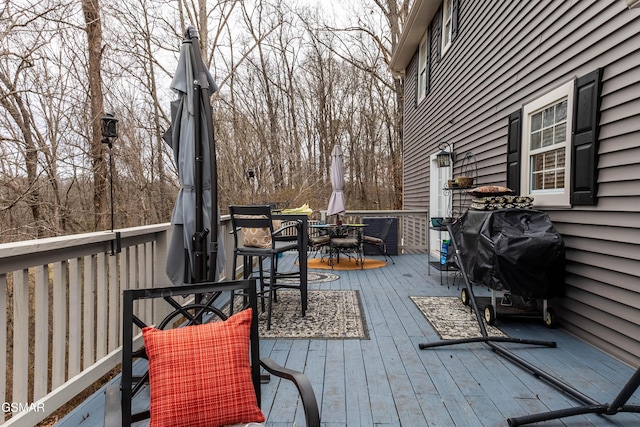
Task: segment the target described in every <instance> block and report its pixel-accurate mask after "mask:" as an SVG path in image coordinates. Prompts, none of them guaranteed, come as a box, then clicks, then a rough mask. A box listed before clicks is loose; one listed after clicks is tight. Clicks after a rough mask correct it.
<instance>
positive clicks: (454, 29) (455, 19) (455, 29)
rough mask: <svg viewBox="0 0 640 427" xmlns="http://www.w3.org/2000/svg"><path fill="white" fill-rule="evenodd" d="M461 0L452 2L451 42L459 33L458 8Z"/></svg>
mask: <svg viewBox="0 0 640 427" xmlns="http://www.w3.org/2000/svg"><path fill="white" fill-rule="evenodd" d="M459 3H460V2H459V0H453V1H452V2H451V42H452V43H453V41H454V40H455V39H456V36H457V35H458V8H459Z"/></svg>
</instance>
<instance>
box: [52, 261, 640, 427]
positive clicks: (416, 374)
mask: <svg viewBox="0 0 640 427" xmlns="http://www.w3.org/2000/svg"><path fill="white" fill-rule="evenodd" d="M290 258H292V257H290ZM376 258H378V257H376ZM394 260H395V264H392V263H390V262H389V263H388V264H387V265H386V266H385V267H382V268H380V269H373V270H357V271H333V272H332V273H333V274H336V275H338V276H339V278H338V279H337V280H335V281H331V282H324V283H317V284H315V283H314V284H311V285H310V289H343V290H347V289H349V290H351V289H353V290H358V291H359V293H360V298H361V302H362V308H363V312H364V314H365V318H366V328H367V330H368V334H369V338H368V339H363V340H307V339H300V340H291V339H271V340H266V339H265V340H263V341H262V343H261V353H262V355H263V356H269V357H271V358H272V359H274V360H275V361H276V362H278V363H280V364H283V365H284V366H286V367H288V368H291V369H296V370H301V371H303V372H305V374H306V375H307V376H308V378H309V380H310V382H311V384H312V385H313V388H314V391H315V393H316V395H317V398H318V405H319V408H320V410H321V419H322V425H323V426H325V427H333V426H335V427H338V426H418V425H425V426H427V425H428V426H460V427H463V426H464V427H466V426H471V425H473V426H476V425H477V426H506V425H507V422H506V418H508V417H514V416H522V415H526V414H529V413H537V412H544V411H548V410H555V409H563V408H568V407H575V406H580V405H581V404H580V403H579V402H577V401H576V400H575V399H573V398H572V397H570V396H568V395H567V394H565V393H563V392H561V391H559V390H556V389H555V388H553V387H552V386H550V385H548V384H547V383H545V382H544V381H542V380H540V379H538V378H536V377H535V376H534V375H532V374H531V373H529V372H528V371H526V370H524V369H522V368H521V367H519V366H517V365H515V364H513V363H512V362H510V361H509V360H507V359H506V358H504V357H502V356H500V355H499V354H497V353H495V352H493V351H491V349H489V347H488V346H486V345H485V344H482V343H473V344H464V345H456V346H447V347H439V348H434V349H428V350H420V349H419V348H418V344H419V343H423V342H432V341H438V340H439V339H440V338H439V336H438V334H437V333H436V331H435V330H434V329H433V327H432V326H431V325H430V324H429V322H428V321H427V320H426V318H425V317H424V315H423V314H422V313H421V312H420V310H419V309H418V308H417V306H416V305H415V304H414V303H413V302H412V301H411V300H410V298H409V297H410V296H459V295H460V286H459V285H458V283H455V282H454V281H453V280H452V277H453V275H452V273H449V275H450V276H449V280H446V281H445V282H444V283H445V284H444V285H441V284H440V273H439V272H438V271H437V270H435V269H433V268H432V269H431V275H429V274H428V273H427V262H426V261H427V260H426V256H425V255H417V254H416V255H402V256H394ZM283 262H291V263H293V262H294V260H293V259H291V260H288V259H286V257H285V260H283ZM458 282H459V279H458ZM447 283H449V286H447ZM474 291H475V292H476V293H477V294H482V292H485V293H484V295H486V292H487V291H486V290H484V291H483V290H482V289H476V288H474ZM559 314H560V313H559ZM497 326H499V327H501V328H502V329H503V330H504V331H505V332H506V333H508V334H509V335H510V336H512V337H519V338H527V339H537V340H552V341H556V342H557V343H558V347H557V348H542V347H537V346H531V345H519V344H505V345H504V346H505V347H506V348H509V349H511V350H513V351H514V352H515V353H516V354H517V355H519V356H520V357H522V358H524V359H525V360H527V361H529V362H530V363H532V364H534V365H535V366H537V367H538V368H540V369H542V370H544V371H545V372H547V373H549V374H552V375H554V376H555V377H557V378H560V379H562V380H563V381H564V382H566V383H568V384H571V385H572V386H573V387H575V388H577V389H578V390H579V391H580V392H582V393H584V394H585V395H587V396H589V397H591V398H592V399H594V400H597V401H599V402H602V403H606V402H610V401H611V400H612V399H613V398H614V397H615V395H616V394H617V393H618V392H619V391H620V389H621V388H622V386H623V385H624V384H625V383H626V381H627V380H628V379H629V378H630V376H631V375H632V374H633V369H632V368H631V367H629V366H627V365H624V364H623V363H621V362H619V361H617V360H616V359H614V358H612V357H610V356H608V355H607V354H606V353H604V352H602V351H600V350H598V349H596V348H595V347H593V346H591V345H589V344H588V343H586V342H584V341H582V340H581V339H579V338H577V337H575V336H573V335H571V334H569V333H568V332H567V331H565V330H563V329H562V328H559V329H554V330H552V329H548V328H546V327H545V326H544V324H543V322H542V319H540V320H535V319H534V320H519V319H507V318H504V319H503V318H500V317H499V318H498V321H497ZM262 390H263V397H262V403H263V411H264V412H265V415H267V419H268V422H267V426H269V427H279V426H292V425H296V426H297V425H304V414H303V413H302V411H301V408H300V402H299V401H298V400H297V392H296V390H295V387H294V386H293V385H292V384H290V383H289V382H288V381H284V380H279V379H277V378H273V377H272V380H271V382H270V383H268V384H266V385H264V386H263V389H262ZM101 402H102V403H101ZM103 402H104V399H103V398H102V399H101V398H100V396H99V393H98V394H97V395H96V396H94V398H93V399H91V400H87V401H86V402H85V404H84V405H83V406H81V407H78V408H77V409H76V410H75V411H74V412H73V413H71V414H69V415H68V416H67V417H65V418H64V419H62V420H61V421H60V422H59V423H58V424H57V425H59V426H61V427H76V426H97V427H102V425H103V424H102V417H103V413H104V408H103V406H101V405H103V404H104V403H103ZM629 403H632V404H636V405H638V404H640V392H638V391H636V393H635V394H634V396H633V397H632V398H631V400H630V402H629ZM544 425H545V426H551V427H554V426H598V427H599V426H628V425H640V415H638V414H622V413H621V414H617V415H615V416H612V417H610V416H598V415H583V416H575V417H569V418H563V419H560V420H553V421H548V422H546V423H544Z"/></svg>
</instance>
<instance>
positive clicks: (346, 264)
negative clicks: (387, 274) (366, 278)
mask: <svg viewBox="0 0 640 427" xmlns="http://www.w3.org/2000/svg"><path fill="white" fill-rule="evenodd" d="M385 265H387V263H386V262H385V261H379V260H377V259H371V258H365V259H364V265H363V268H364V269H369V268H380V267H384V266H385ZM307 267H308V268H319V269H322V270H360V264H356V261H355V260H354V259H349V258H342V257H340V262H335V261H334V263H333V268H331V265H329V259H328V258H325V259H323V260H321V259H320V258H311V259H310V260H308V261H307Z"/></svg>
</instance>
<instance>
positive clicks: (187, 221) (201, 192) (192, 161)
mask: <svg viewBox="0 0 640 427" xmlns="http://www.w3.org/2000/svg"><path fill="white" fill-rule="evenodd" d="M171 89H173V90H174V91H175V92H176V93H177V100H175V101H173V102H172V103H171V126H170V128H169V129H168V130H167V132H166V133H165V134H164V136H163V138H164V140H165V141H166V142H167V143H168V144H169V145H170V146H171V148H172V149H173V154H174V160H175V162H176V166H177V168H178V174H179V178H180V191H179V192H178V197H177V199H176V203H175V206H174V209H173V214H172V215H171V223H172V224H173V225H174V230H173V235H172V238H171V242H170V243H169V250H168V254H167V265H166V272H167V276H168V277H169V279H170V280H171V281H172V282H173V283H174V284H175V285H180V284H183V283H197V282H201V281H205V280H217V279H218V277H219V274H220V272H221V271H222V268H223V267H224V261H225V259H224V249H223V248H222V245H221V243H222V238H221V236H220V235H219V234H220V227H219V212H218V197H217V184H218V181H217V171H216V158H215V142H214V138H213V118H212V113H211V105H210V100H209V98H210V97H211V95H213V94H214V93H215V92H216V91H217V86H216V84H215V82H214V81H213V77H212V76H211V74H210V73H209V71H208V70H207V69H206V67H205V66H204V64H203V62H202V57H201V54H200V47H199V45H198V33H197V31H196V30H195V28H193V27H189V28H188V29H187V31H186V34H185V39H184V40H183V42H182V46H181V49H180V57H179V59H178V66H177V68H176V73H175V75H174V77H173V81H172V82H171ZM214 209H215V210H214ZM214 212H215V214H214ZM214 216H215V217H216V221H214V222H213V223H212V221H211V218H212V217H214ZM218 242H220V244H218Z"/></svg>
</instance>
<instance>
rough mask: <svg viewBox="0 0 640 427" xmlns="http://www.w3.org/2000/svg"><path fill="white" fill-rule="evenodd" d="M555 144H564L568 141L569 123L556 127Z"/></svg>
mask: <svg viewBox="0 0 640 427" xmlns="http://www.w3.org/2000/svg"><path fill="white" fill-rule="evenodd" d="M554 134H555V135H554V140H553V143H554V144H562V143H563V142H565V141H566V140H567V123H566V122H565V123H562V124H559V125H556V129H555V131H554Z"/></svg>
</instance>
